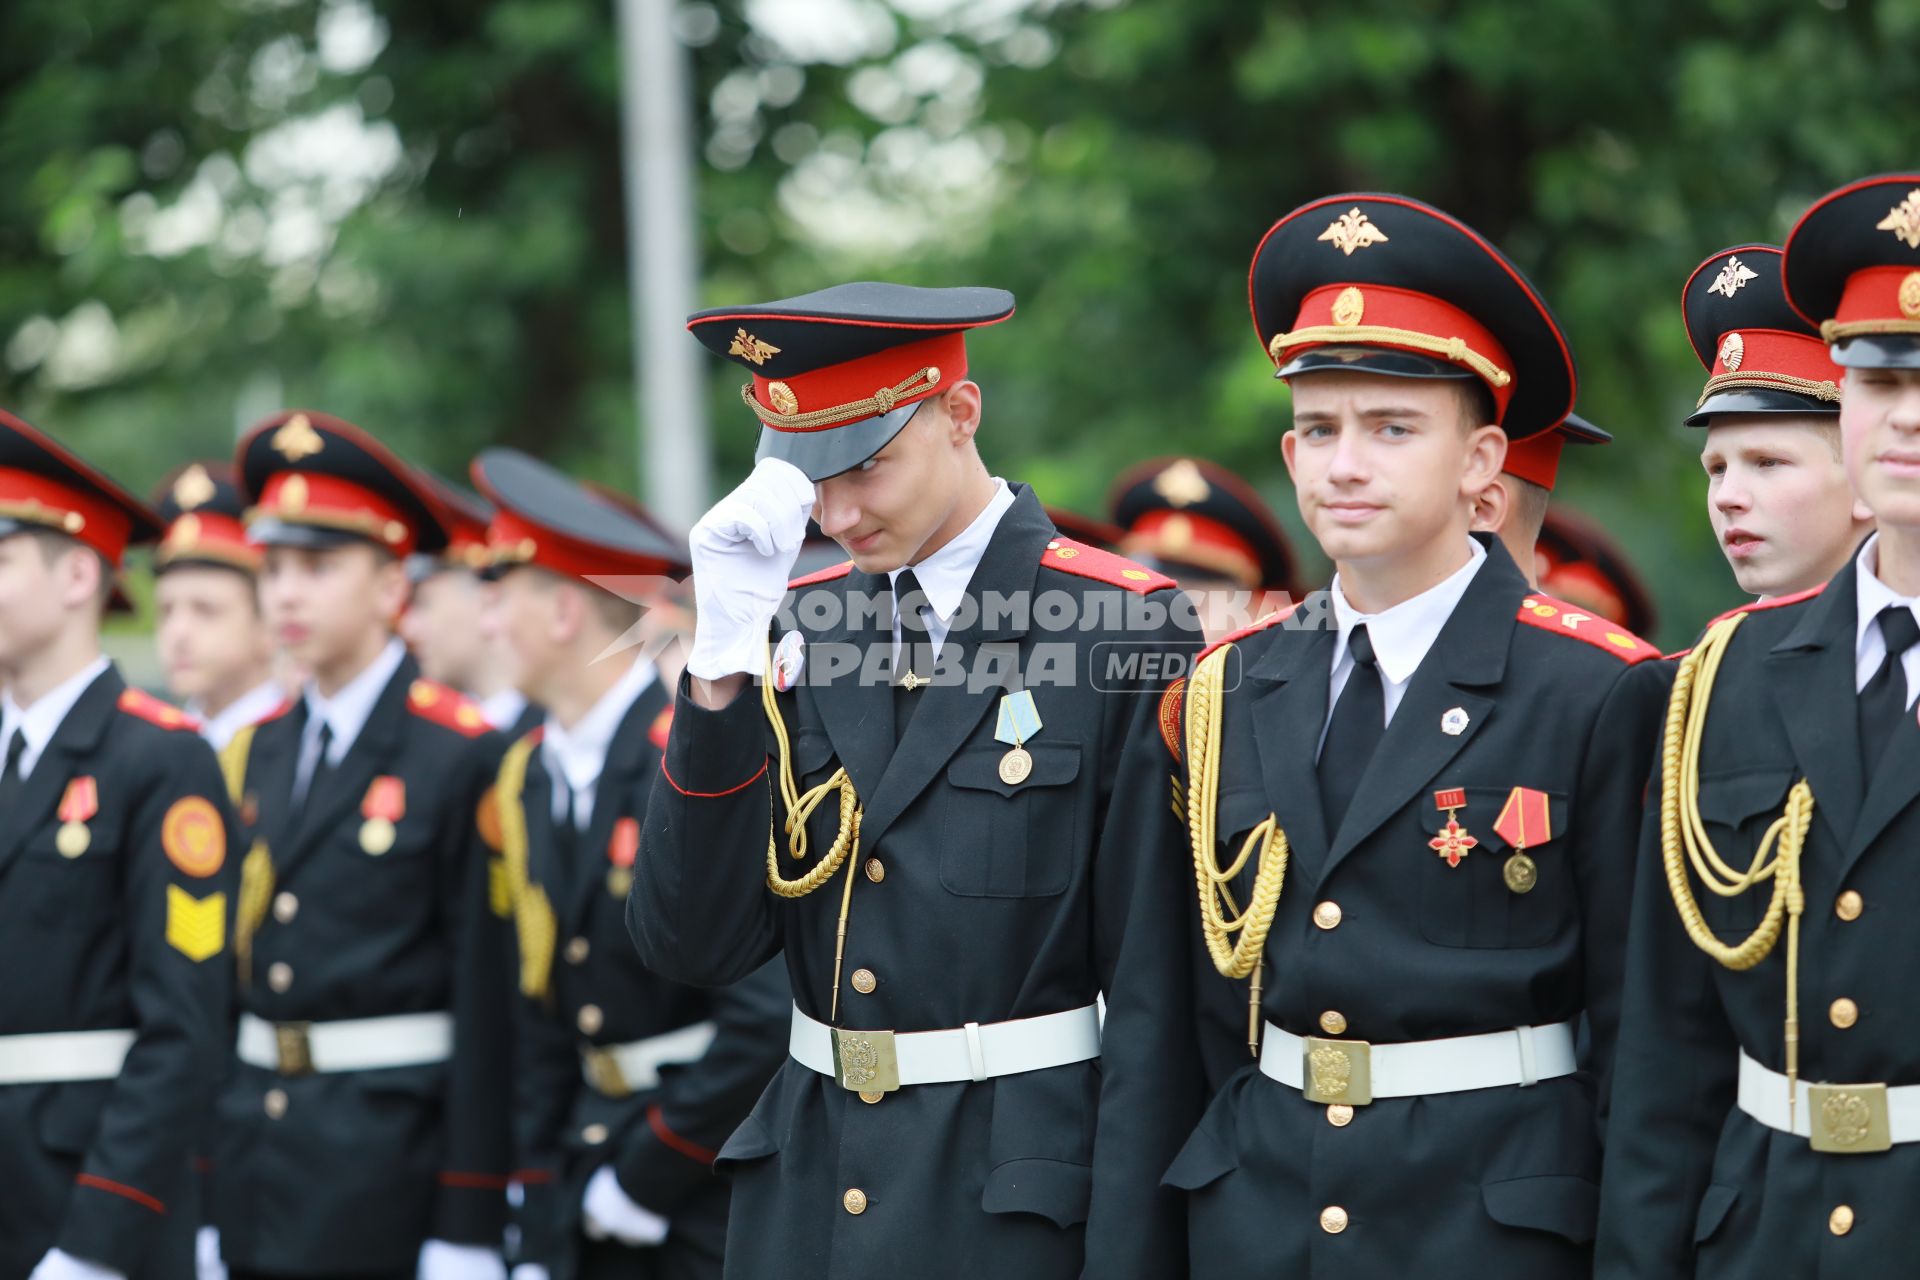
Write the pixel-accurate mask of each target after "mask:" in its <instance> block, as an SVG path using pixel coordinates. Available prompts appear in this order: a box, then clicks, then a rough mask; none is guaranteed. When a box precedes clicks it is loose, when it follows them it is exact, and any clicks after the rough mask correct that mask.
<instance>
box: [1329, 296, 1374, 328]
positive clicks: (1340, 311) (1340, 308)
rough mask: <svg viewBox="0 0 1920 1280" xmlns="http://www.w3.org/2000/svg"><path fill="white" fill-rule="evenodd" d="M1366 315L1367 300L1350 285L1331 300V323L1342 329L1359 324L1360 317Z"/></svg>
mask: <svg viewBox="0 0 1920 1280" xmlns="http://www.w3.org/2000/svg"><path fill="white" fill-rule="evenodd" d="M1365 314H1367V299H1366V296H1365V295H1364V294H1362V293H1361V292H1360V291H1359V290H1358V289H1356V288H1354V287H1353V286H1352V285H1348V286H1347V287H1346V288H1344V289H1342V290H1341V291H1340V296H1339V297H1337V298H1335V299H1334V300H1333V322H1334V323H1335V324H1337V325H1340V326H1341V327H1342V328H1351V327H1352V326H1354V325H1356V324H1359V323H1360V317H1361V316H1363V315H1365Z"/></svg>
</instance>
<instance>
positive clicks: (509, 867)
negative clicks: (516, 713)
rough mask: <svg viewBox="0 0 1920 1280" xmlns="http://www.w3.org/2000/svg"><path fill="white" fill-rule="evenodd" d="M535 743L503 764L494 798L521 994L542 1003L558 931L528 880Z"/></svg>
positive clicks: (524, 744)
mask: <svg viewBox="0 0 1920 1280" xmlns="http://www.w3.org/2000/svg"><path fill="white" fill-rule="evenodd" d="M533 746H534V744H533V741H532V739H531V738H521V739H520V740H519V741H518V742H516V743H514V744H513V745H512V746H511V747H508V748H507V754H506V755H505V756H503V757H502V758H501V760H500V775H499V778H498V779H497V780H496V782H495V784H494V795H495V796H496V797H497V803H498V804H499V806H500V860H501V862H502V863H503V864H504V865H505V867H506V872H507V897H508V898H509V899H510V900H511V901H512V903H513V931H514V936H515V937H516V938H518V939H519V943H520V994H521V995H523V996H526V997H527V998H529V999H532V1000H544V999H545V998H546V997H547V995H548V992H549V989H550V987H551V985H552V979H553V947H554V939H555V938H556V937H557V936H558V934H559V925H558V924H557V923H556V922H555V920H554V916H553V904H552V903H551V902H549V901H548V900H547V892H546V890H544V889H542V888H541V887H540V886H539V885H537V884H534V883H533V881H532V880H530V879H528V877H527V811H526V808H525V807H524V806H523V805H522V804H521V798H522V797H523V796H524V795H525V793H526V789H527V762H528V761H529V760H531V759H532V758H533Z"/></svg>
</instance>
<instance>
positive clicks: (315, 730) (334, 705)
mask: <svg viewBox="0 0 1920 1280" xmlns="http://www.w3.org/2000/svg"><path fill="white" fill-rule="evenodd" d="M406 657H407V647H406V646H405V645H403V644H401V643H400V640H399V638H398V637H397V636H396V637H391V638H389V639H388V640H387V645H386V648H384V649H382V650H380V656H379V657H377V658H375V659H374V660H373V661H372V662H369V663H368V664H367V665H366V668H365V669H364V670H363V671H361V672H360V674H359V675H357V676H355V677H354V678H353V679H351V680H349V681H347V683H346V684H345V685H344V686H342V687H341V689H340V690H339V692H337V693H335V694H334V695H333V696H332V697H331V698H325V697H322V696H321V695H320V690H319V688H318V686H316V685H315V684H314V683H313V681H311V680H309V681H307V688H306V693H305V697H306V702H307V727H306V732H305V735H304V740H305V741H317V740H318V739H319V737H320V726H321V724H323V723H324V724H326V725H327V726H328V727H330V728H331V729H332V730H333V745H332V747H331V748H330V749H329V750H328V752H327V758H328V760H329V761H330V762H331V763H333V764H339V763H340V762H341V761H342V760H344V759H346V755H347V752H348V751H349V750H351V749H352V747H353V743H354V740H355V739H356V738H358V737H359V736H360V731H361V730H362V729H364V728H366V726H367V717H368V716H370V715H372V714H373V704H374V703H376V702H378V701H379V700H380V694H381V693H382V692H383V691H384V690H385V689H386V687H387V685H388V684H389V683H391V682H392V680H393V674H394V672H396V671H398V670H399V669H400V664H401V663H402V662H404V661H405V660H406Z"/></svg>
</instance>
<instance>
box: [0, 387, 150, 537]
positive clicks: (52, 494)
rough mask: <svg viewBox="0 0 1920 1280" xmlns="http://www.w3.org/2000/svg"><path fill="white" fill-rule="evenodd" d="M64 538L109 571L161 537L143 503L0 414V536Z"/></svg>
mask: <svg viewBox="0 0 1920 1280" xmlns="http://www.w3.org/2000/svg"><path fill="white" fill-rule="evenodd" d="M29 529H50V530H52V531H54V532H55V533H64V534H66V535H68V536H69V537H71V538H73V539H74V540H75V541H77V542H79V543H81V544H83V545H85V546H88V547H91V548H93V549H94V550H95V551H97V552H99V553H100V555H101V557H102V558H103V559H105V560H106V562H107V563H108V564H110V565H112V566H113V567H114V568H116V569H117V568H119V567H120V562H121V560H122V558H123V557H124V556H125V555H126V550H127V548H128V547H129V546H137V545H139V544H140V543H144V542H151V541H153V540H154V539H155V538H157V537H159V536H160V519H159V517H158V516H156V515H155V514H154V513H153V512H152V511H151V510H150V509H149V508H148V507H147V505H146V504H145V503H144V502H141V501H140V499H138V498H136V497H134V496H133V495H132V494H130V493H128V492H127V491H126V490H125V489H122V488H121V487H120V486H119V485H117V484H115V483H114V482H113V481H112V480H110V479H108V478H107V476H106V475H105V474H104V473H102V472H100V471H98V470H96V469H95V468H94V467H92V466H90V465H88V464H87V463H85V462H83V461H81V459H80V458H79V457H78V456H77V455H75V454H74V453H72V452H70V451H69V450H68V449H67V448H66V447H65V446H64V445H61V444H60V443H58V442H57V441H55V440H54V439H53V437H51V436H49V435H46V434H45V433H43V432H41V431H39V430H38V429H36V428H34V427H31V426H29V425H27V424H26V423H25V422H23V421H21V420H20V419H19V418H16V417H14V416H13V415H12V414H10V413H8V412H6V411H5V410H4V409H0V537H6V536H8V535H11V534H15V533H23V532H26V531H27V530H29Z"/></svg>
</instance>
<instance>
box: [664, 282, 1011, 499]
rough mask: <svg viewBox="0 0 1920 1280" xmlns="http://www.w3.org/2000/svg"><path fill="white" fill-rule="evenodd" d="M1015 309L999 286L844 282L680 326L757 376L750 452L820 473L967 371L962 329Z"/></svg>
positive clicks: (875, 441) (876, 446)
mask: <svg viewBox="0 0 1920 1280" xmlns="http://www.w3.org/2000/svg"><path fill="white" fill-rule="evenodd" d="M1012 314H1013V295H1012V294H1010V293H1008V292H1007V291H1006V290H1004V289H983V288H972V287H969V288H960V289H916V288H912V287H910V286H908V285H899V284H841V285H835V286H834V287H832V288H831V289H821V290H819V291H818V292H816V293H808V294H802V295H801V296H800V297H797V298H786V299H783V300H781V301H779V302H762V303H756V304H754V305H752V306H743V307H716V308H714V309H712V310H709V311H699V312H695V313H694V314H693V315H691V316H689V317H688V318H687V328H689V329H691V330H692V331H693V335H694V336H695V337H696V338H698V339H700V341H701V342H702V343H704V344H705V345H706V347H707V349H708V350H709V351H712V352H713V353H714V354H715V355H718V356H724V357H726V358H727V359H729V360H732V361H733V362H734V363H736V364H738V365H740V366H741V367H742V368H744V369H745V370H747V372H749V373H751V374H752V375H753V380H752V381H751V382H749V383H748V384H747V385H746V386H744V387H742V388H741V389H740V395H741V398H742V399H743V400H745V401H746V403H747V406H748V407H749V408H751V409H752V410H753V412H754V415H755V416H756V417H758V418H759V419H760V424H761V432H760V447H759V449H758V450H757V451H756V452H755V454H754V457H755V460H756V461H757V460H759V459H760V458H784V459H785V460H786V461H788V462H791V463H792V464H793V465H794V466H796V467H799V468H800V470H801V471H803V472H805V473H806V475H807V478H808V479H809V480H815V481H819V480H825V479H826V478H827V477H829V476H834V475H838V474H840V473H841V472H842V471H846V470H849V469H851V468H853V467H857V466H859V465H860V464H861V463H863V462H865V461H866V460H867V459H868V458H871V457H872V456H873V455H874V454H876V453H878V452H880V450H882V449H884V448H886V446H887V442H888V441H890V440H892V439H893V438H894V436H896V435H898V434H899V432H900V428H902V427H904V426H906V425H907V419H909V418H911V417H912V416H913V411H914V406H915V405H917V404H919V403H920V401H922V400H925V399H926V398H927V397H929V396H933V395H938V394H939V393H940V392H942V391H944V390H946V389H947V388H948V387H950V386H952V385H953V384H954V383H956V382H959V381H961V380H962V379H964V378H965V377H966V376H967V343H966V331H967V330H969V329H977V328H980V327H981V326H983V325H989V324H998V323H999V322H1000V321H1002V320H1005V319H1006V318H1007V317H1008V316H1010V315H1012Z"/></svg>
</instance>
